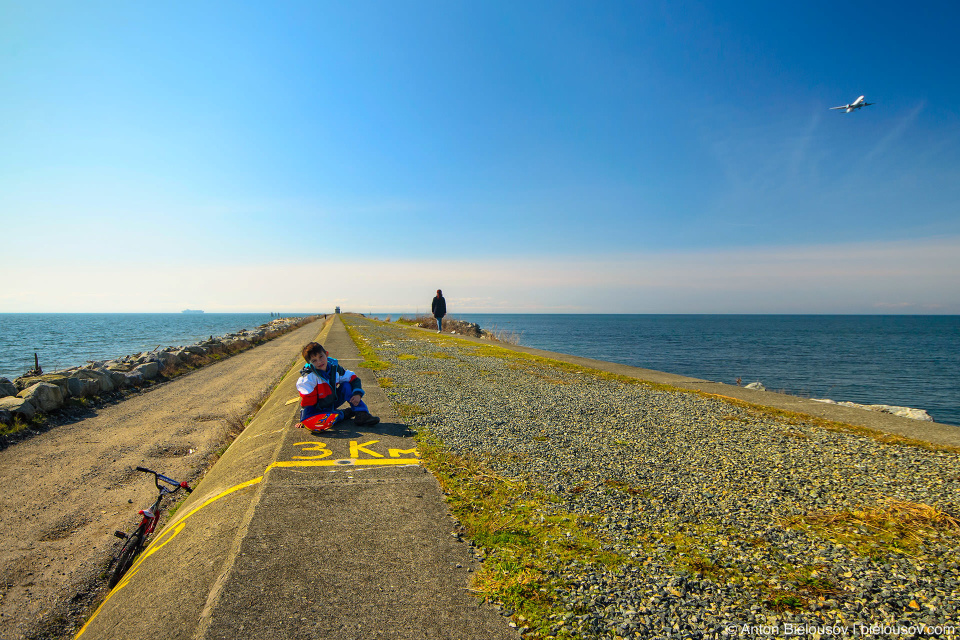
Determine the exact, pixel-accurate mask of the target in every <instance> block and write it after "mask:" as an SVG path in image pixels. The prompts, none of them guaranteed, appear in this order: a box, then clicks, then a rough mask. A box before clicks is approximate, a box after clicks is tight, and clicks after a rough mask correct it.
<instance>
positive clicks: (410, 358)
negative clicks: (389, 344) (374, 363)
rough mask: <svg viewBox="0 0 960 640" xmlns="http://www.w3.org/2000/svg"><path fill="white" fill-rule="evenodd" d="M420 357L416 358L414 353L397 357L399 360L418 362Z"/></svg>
mask: <svg viewBox="0 0 960 640" xmlns="http://www.w3.org/2000/svg"><path fill="white" fill-rule="evenodd" d="M419 357H420V356H415V355H413V354H412V353H401V354H400V355H398V356H397V360H416V359H418V358H419Z"/></svg>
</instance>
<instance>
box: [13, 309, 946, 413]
mask: <svg viewBox="0 0 960 640" xmlns="http://www.w3.org/2000/svg"><path fill="white" fill-rule="evenodd" d="M285 315H288V316H295V315H306V314H285ZM368 315H373V316H374V317H379V318H385V317H387V316H388V315H392V317H393V318H394V319H396V318H397V317H398V314H368ZM449 317H452V318H457V319H460V320H467V321H469V322H476V323H478V324H479V325H480V326H481V327H482V328H484V329H487V330H499V331H505V332H512V333H514V334H515V335H516V336H517V337H518V338H519V343H520V344H522V345H524V346H528V347H535V348H538V349H545V350H547V351H557V352H560V353H569V354H572V355H578V356H584V357H587V358H595V359H597V360H607V361H610V362H619V363H621V364H628V365H632V366H636V367H643V368H646V369H655V370H657V371H665V372H668V373H677V374H681V375H685V376H691V377H694V378H702V379H705V380H715V381H717V382H725V383H728V384H735V383H736V380H737V378H741V380H742V381H743V384H747V383H749V382H755V381H760V382H762V383H763V384H764V386H766V388H767V389H769V390H772V391H784V392H786V393H790V394H793V395H799V396H804V397H814V398H832V399H833V400H837V401H842V400H849V401H852V402H859V403H863V404H893V405H902V406H908V407H916V408H919V409H925V410H926V411H927V412H928V413H929V414H930V415H931V416H933V418H934V420H936V421H937V422H942V423H946V424H952V425H960V316H848V315H844V316H820V315H779V316H778V315H589V314H558V315H554V314H452V315H451V316H449ZM271 319H272V318H271V316H270V314H269V313H259V314H257V313H204V314H182V313H143V314H137V313H63V314H58V313H36V314H34V313H23V314H18V313H6V314H0V376H4V377H7V378H10V379H11V380H12V379H13V378H15V377H17V376H19V375H22V374H23V373H25V372H26V371H27V370H28V369H31V368H33V354H34V352H36V353H37V354H38V355H39V357H40V366H41V367H43V369H44V370H45V371H55V370H57V369H64V368H67V367H72V366H77V365H82V364H85V363H86V362H88V361H90V360H106V359H110V358H115V357H119V356H124V355H127V354H132V353H138V352H141V351H149V350H151V349H154V348H156V347H158V346H161V347H166V346H177V345H187V344H192V343H194V342H196V341H198V340H201V339H203V338H208V337H210V336H211V335H213V336H219V335H224V334H226V333H231V332H234V331H238V330H240V329H252V328H254V327H257V326H259V325H261V324H264V323H265V322H269V321H270V320H271Z"/></svg>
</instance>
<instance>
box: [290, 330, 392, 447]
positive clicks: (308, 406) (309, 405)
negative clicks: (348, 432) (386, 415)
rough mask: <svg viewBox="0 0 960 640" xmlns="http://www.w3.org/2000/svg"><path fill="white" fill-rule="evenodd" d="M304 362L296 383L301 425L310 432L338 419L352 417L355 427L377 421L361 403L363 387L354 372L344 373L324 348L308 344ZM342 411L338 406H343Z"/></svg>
mask: <svg viewBox="0 0 960 640" xmlns="http://www.w3.org/2000/svg"><path fill="white" fill-rule="evenodd" d="M301 353H302V355H303V359H304V360H306V361H307V364H305V365H304V367H303V369H302V370H301V371H300V378H299V379H298V380H297V391H298V392H299V393H300V423H301V424H302V425H303V426H304V427H306V428H307V429H310V430H311V431H323V430H324V429H329V428H330V427H332V426H333V425H334V424H336V423H337V422H339V421H341V420H349V419H350V418H353V421H354V423H355V424H356V425H357V426H358V427H366V426H373V425H375V424H377V423H378V422H380V418H378V417H376V416H372V415H370V410H369V409H367V405H366V404H364V402H363V387H362V386H361V385H360V378H358V377H357V374H355V373H354V372H353V371H347V370H346V369H344V368H343V367H341V366H340V365H339V364H338V363H337V361H336V360H335V359H333V358H329V357H327V352H326V350H324V348H323V345H321V344H319V343H316V342H310V343H309V344H307V345H306V346H305V347H304V348H303V351H302V352H301ZM345 402H346V403H348V404H349V406H348V407H346V408H345V409H343V410H339V409H338V408H337V407H339V406H341V405H342V404H343V403H345Z"/></svg>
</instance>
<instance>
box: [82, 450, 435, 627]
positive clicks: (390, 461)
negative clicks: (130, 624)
mask: <svg viewBox="0 0 960 640" xmlns="http://www.w3.org/2000/svg"><path fill="white" fill-rule="evenodd" d="M376 442H379V440H372V441H368V442H364V443H363V444H358V443H356V442H352V443H351V445H353V446H352V447H351V449H352V450H355V449H356V450H363V451H365V452H367V453H371V454H373V455H380V456H382V455H383V454H377V453H375V452H373V451H370V450H369V449H365V448H364V446H365V445H370V444H374V443H376ZM301 444H308V443H301ZM354 448H355V449H354ZM413 451H414V449H406V450H405V449H391V450H390V454H391V455H393V454H394V452H397V453H401V452H402V453H413ZM351 452H353V451H351ZM419 464H420V459H419V458H382V457H381V458H373V459H357V458H340V459H338V460H281V461H277V462H273V463H271V464H269V465H267V468H266V469H264V475H266V473H267V471H269V470H270V469H272V468H274V467H333V466H354V467H362V466H368V465H371V466H376V465H419ZM264 475H261V476H258V477H256V478H253V479H252V480H247V481H246V482H241V483H240V484H237V485H234V486H232V487H230V488H229V489H226V490H224V491H221V492H220V493H218V494H217V495H215V496H213V497H212V498H209V499H207V500H205V501H204V502H203V503H202V504H200V505H199V506H197V507H194V508H193V509H191V510H190V511H189V512H188V513H187V514H186V515H185V516H183V517H182V518H179V519H174V520H173V521H171V522H170V523H169V524H167V526H166V527H165V528H164V530H163V531H162V532H161V533H160V535H159V536H157V537H156V538H154V539H153V540H152V541H151V542H150V544H149V545H147V548H146V549H144V550H143V552H141V553H140V555H139V557H138V558H137V560H136V562H134V564H133V566H132V567H130V569H129V570H128V571H127V572H126V573H125V574H124V575H123V578H121V579H120V582H118V583H117V586H115V587H114V588H113V589H112V590H111V591H110V593H108V594H107V597H106V598H104V600H103V602H102V603H100V606H99V607H97V610H96V611H94V612H93V615H92V616H90V619H89V620H87V622H86V623H85V624H84V625H83V627H81V628H80V631H78V632H77V635H75V636H74V640H77V639H78V638H80V636H82V635H83V633H84V632H85V631H86V630H87V627H88V626H89V625H90V623H91V622H93V621H94V620H95V619H96V617H97V614H99V613H100V611H101V610H102V609H103V608H104V607H105V606H106V604H107V603H108V602H109V601H110V598H112V597H113V596H114V594H116V593H119V592H120V591H121V590H122V589H123V588H124V587H126V586H127V583H128V582H130V579H131V578H133V576H134V575H136V574H137V572H139V571H140V565H141V564H143V561H144V560H146V559H147V558H149V557H150V556H152V555H153V554H154V553H156V552H157V551H159V550H160V549H162V548H163V547H164V546H166V545H167V543H169V542H170V541H171V540H173V539H174V538H176V537H177V536H178V535H179V534H180V532H181V531H183V529H184V527H186V521H187V519H188V518H190V517H191V516H193V515H194V514H196V513H197V512H199V511H200V510H201V509H204V508H206V507H208V506H210V505H211V504H213V503H214V502H216V501H217V500H220V499H221V498H225V497H227V496H228V495H230V494H232V493H235V492H237V491H240V490H242V489H246V488H247V487H252V486H253V485H256V484H259V483H260V482H262V481H263V478H264ZM168 534H169V536H168ZM161 540H162V542H161Z"/></svg>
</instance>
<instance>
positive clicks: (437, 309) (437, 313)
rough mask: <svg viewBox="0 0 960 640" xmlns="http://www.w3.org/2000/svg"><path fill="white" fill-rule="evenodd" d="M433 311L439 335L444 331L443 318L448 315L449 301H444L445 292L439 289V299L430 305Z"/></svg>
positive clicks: (435, 299)
mask: <svg viewBox="0 0 960 640" xmlns="http://www.w3.org/2000/svg"><path fill="white" fill-rule="evenodd" d="M430 308H431V309H432V310H433V317H434V318H436V319H437V333H440V332H441V331H443V316H445V315H447V301H446V300H444V299H443V291H440V289H437V297H436V298H434V299H433V304H432V305H430Z"/></svg>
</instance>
